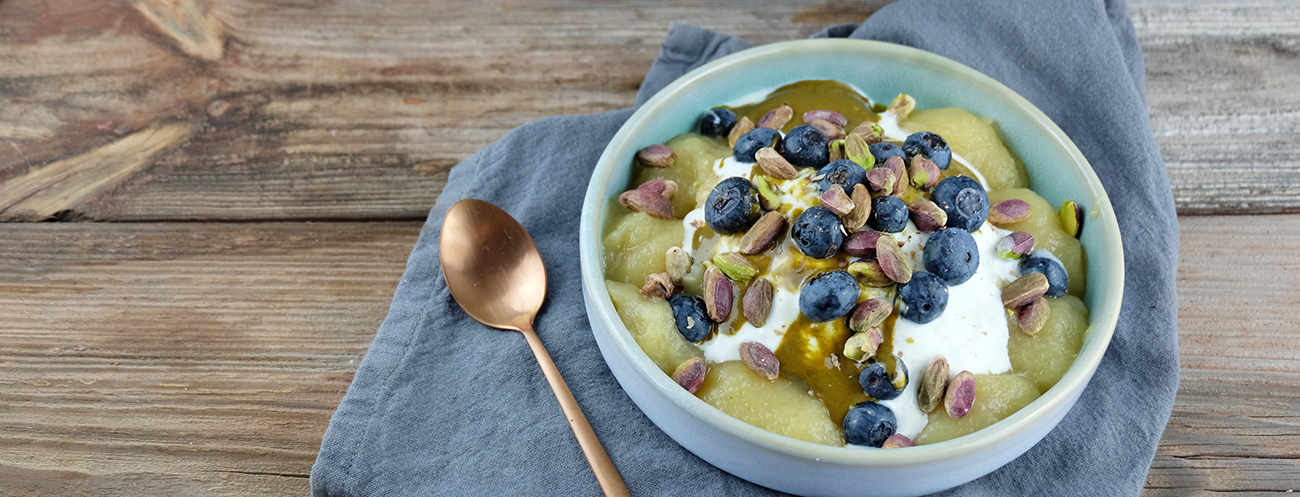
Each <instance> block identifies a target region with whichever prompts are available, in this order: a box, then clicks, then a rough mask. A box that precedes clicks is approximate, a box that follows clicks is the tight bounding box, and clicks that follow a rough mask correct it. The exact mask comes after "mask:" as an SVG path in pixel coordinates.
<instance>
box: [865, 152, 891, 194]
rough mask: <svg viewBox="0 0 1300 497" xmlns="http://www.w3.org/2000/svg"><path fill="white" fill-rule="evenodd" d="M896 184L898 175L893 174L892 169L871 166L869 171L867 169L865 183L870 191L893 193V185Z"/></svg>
mask: <svg viewBox="0 0 1300 497" xmlns="http://www.w3.org/2000/svg"><path fill="white" fill-rule="evenodd" d="M891 158H896V157H891ZM886 162H888V161H886ZM896 184H898V176H896V175H894V170H893V169H890V168H888V167H873V168H871V170H870V171H867V185H868V186H870V187H871V193H874V194H876V195H890V194H892V193H894V185H896Z"/></svg>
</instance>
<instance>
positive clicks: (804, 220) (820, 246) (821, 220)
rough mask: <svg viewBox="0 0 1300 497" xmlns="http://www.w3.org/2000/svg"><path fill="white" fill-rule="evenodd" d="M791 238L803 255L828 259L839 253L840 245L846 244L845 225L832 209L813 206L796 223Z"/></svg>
mask: <svg viewBox="0 0 1300 497" xmlns="http://www.w3.org/2000/svg"><path fill="white" fill-rule="evenodd" d="M790 238H793V239H794V245H795V246H796V247H799V251H800V252H803V255H806V256H808V257H812V258H814V259H826V258H829V257H831V256H834V255H835V253H836V252H839V250H840V245H843V244H844V223H842V222H840V218H839V216H836V215H835V213H834V212H831V210H830V209H827V208H825V207H822V206H820V205H816V206H812V207H809V208H807V209H805V210H804V211H803V213H801V214H799V218H798V219H796V220H795V221H794V228H792V229H791V230H790Z"/></svg>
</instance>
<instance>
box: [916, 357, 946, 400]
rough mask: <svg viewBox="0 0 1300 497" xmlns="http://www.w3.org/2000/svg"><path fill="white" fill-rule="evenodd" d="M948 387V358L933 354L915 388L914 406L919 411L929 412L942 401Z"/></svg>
mask: <svg viewBox="0 0 1300 497" xmlns="http://www.w3.org/2000/svg"><path fill="white" fill-rule="evenodd" d="M947 389H948V359H946V358H944V357H943V356H941V355H940V356H935V357H934V359H933V360H931V361H930V366H929V367H927V368H925V374H924V375H922V376H921V384H920V385H919V386H918V387H917V388H916V406H917V407H919V408H921V412H924V413H927V414H928V413H930V412H933V411H934V410H935V408H937V407H939V404H942V403H943V400H944V399H943V397H944V392H945V391H946V390H947Z"/></svg>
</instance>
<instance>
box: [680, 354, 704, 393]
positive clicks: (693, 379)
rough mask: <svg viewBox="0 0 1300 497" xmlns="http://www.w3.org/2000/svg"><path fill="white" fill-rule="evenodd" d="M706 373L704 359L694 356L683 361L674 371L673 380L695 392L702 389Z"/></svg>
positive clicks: (687, 389) (688, 390)
mask: <svg viewBox="0 0 1300 497" xmlns="http://www.w3.org/2000/svg"><path fill="white" fill-rule="evenodd" d="M705 373H706V371H705V369H704V359H701V358H699V357H692V358H690V359H687V360H685V361H683V362H682V363H681V364H680V365H678V366H677V369H676V370H675V371H673V381H675V382H677V384H678V385H681V387H682V388H685V389H686V391H687V392H690V393H692V394H693V393H695V391H696V390H699V389H700V384H702V383H704V375H705Z"/></svg>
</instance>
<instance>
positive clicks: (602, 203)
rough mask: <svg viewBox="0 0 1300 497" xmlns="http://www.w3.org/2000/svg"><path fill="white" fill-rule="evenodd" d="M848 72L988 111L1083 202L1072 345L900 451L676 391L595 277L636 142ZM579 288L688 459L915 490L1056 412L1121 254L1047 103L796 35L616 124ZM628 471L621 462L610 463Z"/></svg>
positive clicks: (1102, 315)
mask: <svg viewBox="0 0 1300 497" xmlns="http://www.w3.org/2000/svg"><path fill="white" fill-rule="evenodd" d="M810 79H830V80H838V81H842V82H845V83H849V84H851V85H853V86H855V87H857V88H860V89H862V90H863V91H865V92H866V93H867V96H868V97H870V98H871V99H872V101H875V102H881V101H883V102H888V101H889V100H890V99H892V98H893V97H894V96H895V95H898V94H899V93H900V92H905V93H908V94H910V95H912V96H914V97H915V98H916V100H917V102H918V106H920V107H922V108H940V107H960V108H962V109H966V110H967V111H970V112H972V113H974V114H976V115H979V116H984V117H988V118H992V119H993V120H994V121H995V122H996V123H997V124H998V127H999V129H1000V130H1001V132H1002V137H1003V139H1004V140H1005V142H1006V143H1007V145H1008V146H1009V147H1011V148H1012V149H1013V150H1014V151H1015V152H1016V153H1017V154H1018V155H1019V156H1020V157H1021V158H1022V159H1023V160H1024V163H1025V166H1026V168H1027V169H1028V171H1029V176H1030V178H1031V181H1032V184H1033V188H1034V190H1035V191H1036V192H1037V193H1038V194H1039V195H1041V196H1043V197H1044V198H1046V199H1047V200H1048V201H1049V202H1051V203H1052V204H1054V205H1059V204H1060V203H1061V202H1063V201H1065V200H1076V201H1079V202H1080V203H1081V205H1082V206H1083V207H1084V208H1085V209H1086V212H1087V213H1088V214H1087V220H1086V222H1085V223H1084V230H1083V234H1082V237H1081V241H1082V242H1083V246H1084V250H1085V256H1086V258H1087V268H1088V293H1087V296H1086V298H1084V302H1085V303H1086V304H1087V305H1088V308H1089V309H1090V311H1091V319H1092V321H1091V323H1090V325H1089V328H1088V331H1087V333H1086V335H1085V339H1084V343H1083V349H1082V351H1081V352H1080V353H1079V356H1078V358H1077V359H1076V360H1075V362H1074V365H1073V366H1071V367H1070V369H1069V371H1068V372H1067V373H1066V374H1065V376H1064V377H1063V378H1061V380H1060V382H1058V383H1057V384H1056V386H1054V387H1052V388H1051V389H1050V390H1049V391H1047V392H1046V393H1045V394H1043V395H1042V396H1041V397H1039V398H1038V400H1035V401H1034V402H1033V403H1032V404H1030V405H1029V406H1027V407H1025V408H1024V409H1021V410H1020V411H1019V412H1016V413H1015V414H1013V415H1011V416H1010V417H1008V418H1007V419H1004V420H1002V421H1000V422H998V423H996V424H994V425H993V426H990V427H988V428H985V429H983V430H980V431H978V432H976V433H973V434H971V435H967V436H964V437H960V438H957V439H954V440H949V441H946V442H942V443H936V444H931V445H925V446H920V447H913V448H908V449H902V450H870V449H864V448H858V447H830V446H825V445H818V444H814V443H810V442H804V441H801V440H795V439H793V438H788V437H785V436H782V435H777V434H775V433H771V432H768V431H766V430H763V429H760V428H757V427H755V426H752V425H749V424H746V423H744V422H742V421H740V420H737V419H735V418H733V417H731V416H729V415H727V414H724V413H723V412H722V411H719V410H717V409H715V408H713V407H711V406H709V405H708V404H705V403H704V402H703V401H701V400H699V399H698V398H696V397H695V396H693V395H691V394H690V393H687V392H686V391H685V390H683V389H682V388H681V387H679V386H678V385H677V384H676V383H674V382H673V381H672V379H671V378H669V377H668V376H667V375H665V374H664V373H663V372H662V371H660V370H659V368H657V367H655V365H654V364H653V363H652V362H651V361H650V359H649V357H648V356H646V354H645V353H644V352H642V351H641V348H640V347H638V346H637V343H636V341H634V340H633V338H632V335H631V334H629V332H628V330H627V328H626V327H625V326H624V325H623V322H622V320H621V319H620V318H619V316H618V313H617V312H615V310H614V305H613V303H612V302H611V301H610V298H609V295H608V292H607V290H606V287H605V274H604V268H603V258H602V256H601V253H602V250H604V248H603V247H602V246H601V234H602V229H603V227H604V226H605V224H606V220H607V218H608V217H609V216H610V212H611V210H612V209H621V207H619V206H618V204H617V203H616V202H610V199H611V198H614V197H615V196H617V195H618V194H619V193H620V192H622V191H623V190H625V189H627V188H628V182H629V181H630V178H631V173H632V170H631V164H632V160H633V155H634V154H635V153H636V151H637V150H639V149H641V148H642V147H645V146H647V145H651V144H655V143H663V142H664V141H666V140H668V139H669V138H671V137H673V136H674V135H677V134H679V133H684V132H687V131H693V130H694V129H695V126H696V123H697V120H698V119H699V116H700V114H701V113H702V112H703V111H704V110H705V109H708V108H711V107H714V106H717V105H721V104H724V103H726V102H730V101H733V100H735V99H737V98H739V97H742V96H745V95H748V94H751V93H753V92H756V91H770V90H772V89H775V88H777V87H779V86H781V85H784V84H787V83H792V82H795V81H799V80H810ZM580 230H581V232H580V237H581V241H580V244H581V254H580V255H581V264H582V273H583V274H582V277H583V293H584V297H585V300H586V306H587V314H588V317H589V318H590V321H591V327H592V331H593V333H594V334H595V338H596V342H597V344H599V346H600V351H601V354H603V355H604V358H605V361H606V363H608V365H609V368H610V370H611V371H613V373H614V376H615V377H616V378H617V379H618V381H619V383H620V384H621V385H622V387H623V389H624V390H625V391H627V394H628V396H629V397H631V399H632V400H633V401H634V402H636V404H637V406H638V407H640V408H641V410H642V411H643V412H645V414H646V416H648V417H649V418H650V419H651V420H652V421H653V422H654V423H655V424H656V425H658V427H659V428H660V429H662V430H663V431H664V432H665V433H667V434H668V436H670V437H672V438H673V440H676V441H677V443H679V444H681V445H682V446H683V447H685V448H686V449H687V450H690V451H691V452H692V453H694V454H695V455H697V456H699V457H700V458H701V459H704V460H705V461H708V462H709V463H710V464H713V465H714V466H717V467H718V468H721V469H722V470H724V471H727V472H728V473H731V474H733V475H736V476H739V477H741V478H744V479H746V480H749V481H751V482H754V483H757V484H759V485H762V486H765V487H769V488H772V489H776V490H781V491H784V492H789V493H794V494H800V495H862V494H863V493H864V492H866V493H870V494H872V495H919V494H925V493H929V492H935V491H938V490H943V489H946V488H950V487H953V486H956V485H960V484H962V483H965V482H968V481H970V480H973V479H975V478H978V477H980V476H983V475H985V474H987V473H989V472H991V471H993V470H995V469H997V468H999V467H1001V466H1003V465H1005V464H1006V463H1008V462H1010V461H1011V460H1012V459H1014V458H1016V457H1018V456H1020V455H1021V454H1023V453H1024V452H1025V451H1026V450H1028V449H1029V448H1030V447H1032V446H1033V445H1034V444H1036V443H1038V441H1039V440H1041V439H1042V438H1043V437H1044V436H1045V435H1047V433H1048V432H1049V431H1051V430H1052V428H1053V427H1055V426H1056V425H1057V423H1058V422H1060V420H1061V418H1062V417H1064V416H1065V414H1066V412H1068V411H1069V410H1070V408H1071V407H1072V406H1073V405H1074V403H1075V401H1076V400H1078V398H1079V395H1080V393H1082V392H1083V389H1084V387H1085V386H1087V384H1088V381H1089V379H1090V378H1091V377H1092V374H1093V372H1094V371H1095V370H1096V369H1097V365H1098V363H1100V362H1101V358H1102V355H1103V354H1104V353H1105V351H1106V347H1107V345H1108V344H1109V342H1110V338H1111V334H1112V333H1113V332H1114V329H1115V322H1116V319H1117V318H1118V315H1119V309H1120V300H1121V293H1122V290H1123V284H1124V282H1123V280H1124V266H1123V262H1124V258H1123V251H1122V250H1121V245H1120V235H1119V227H1118V225H1117V224H1116V221H1115V213H1114V211H1113V210H1112V208H1111V204H1110V201H1109V200H1108V199H1107V197H1106V193H1105V191H1104V190H1103V189H1102V186H1101V183H1100V181H1098V179H1097V176H1096V174H1095V173H1094V172H1093V170H1092V167H1091V166H1089V165H1088V162H1087V160H1085V159H1084V157H1083V155H1082V154H1081V153H1080V152H1079V150H1078V148H1077V147H1075V145H1074V144H1073V143H1072V142H1071V141H1070V139H1069V138H1067V137H1066V135H1065V133H1064V132H1062V131H1061V130H1060V128H1058V127H1057V126H1056V125H1055V124H1053V123H1052V121H1051V120H1049V119H1048V118H1047V116H1045V115H1043V113H1042V112H1041V111H1039V110H1038V109H1037V108H1035V107H1034V106H1033V105H1032V104H1030V103H1029V102H1028V101H1026V100H1025V99H1024V98H1022V97H1020V96H1019V95H1017V94H1015V92H1012V91H1011V90H1010V89H1008V88H1007V87H1005V86H1003V85H1002V84H1000V83H998V82H996V81H994V80H993V79H992V78H989V77H988V76H985V75H983V74H980V73H979V72H976V71H975V70H973V69H971V68H969V67H966V66H963V65H961V64H958V63H956V62H954V61H952V60H949V59H946V58H943V57H940V56H937V55H934V54H931V53H928V52H924V51H921V50H916V49H913V48H908V47H903V46H899V45H893V44H888V43H879V42H870V41H859V40H842V39H840V40H835V39H824V40H804V41H793V42H786V43H777V44H772V45H767V46H763V47H758V48H754V49H750V50H745V51H743V52H740V53H737V54H733V55H731V56H728V57H724V58H721V59H718V60H716V61H714V62H712V63H709V64H707V65H705V66H703V67H700V68H699V69H696V70H694V71H692V72H691V73H689V74H687V75H686V76H683V77H682V78H680V79H678V80H677V81H675V82H673V83H672V84H671V85H669V86H668V87H667V88H664V89H663V91H660V92H659V93H658V94H657V95H655V96H654V98H652V99H651V100H650V101H649V102H647V103H646V104H645V105H644V106H642V107H641V108H640V109H639V110H637V112H636V113H635V114H633V115H632V117H631V118H630V119H628V121H627V122H626V123H625V124H624V125H623V127H622V129H620V130H619V132H618V134H616V135H615V136H614V138H613V140H612V141H611V142H610V144H609V146H608V148H606V149H605V153H604V155H602V156H601V158H600V162H599V163H598V164H597V166H596V168H595V171H594V173H593V174H592V177H591V183H590V185H589V186H588V188H587V194H586V199H585V204H584V205H583V210H582V219H581V227H580ZM624 470H625V471H635V468H624Z"/></svg>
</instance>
